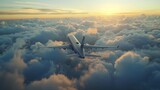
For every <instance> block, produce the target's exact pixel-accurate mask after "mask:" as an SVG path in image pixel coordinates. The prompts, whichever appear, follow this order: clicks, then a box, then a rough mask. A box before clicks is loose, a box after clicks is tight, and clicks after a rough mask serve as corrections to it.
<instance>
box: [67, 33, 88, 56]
mask: <svg viewBox="0 0 160 90" xmlns="http://www.w3.org/2000/svg"><path fill="white" fill-rule="evenodd" d="M68 39H69V41H70V43H71V47H72V49H73V51H75V53H77V54H78V55H79V57H81V58H85V53H84V48H83V46H82V45H81V43H80V42H79V41H78V40H77V39H76V37H75V36H74V35H68Z"/></svg>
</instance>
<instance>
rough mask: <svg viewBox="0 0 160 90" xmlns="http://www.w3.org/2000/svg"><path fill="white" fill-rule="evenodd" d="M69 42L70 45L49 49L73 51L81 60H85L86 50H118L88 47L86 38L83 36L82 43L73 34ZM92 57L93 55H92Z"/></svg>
mask: <svg viewBox="0 0 160 90" xmlns="http://www.w3.org/2000/svg"><path fill="white" fill-rule="evenodd" d="M68 40H69V42H70V44H69V45H62V46H53V47H47V48H53V49H71V50H73V51H74V52H75V53H77V54H78V55H79V57H80V58H85V56H86V55H85V49H94V48H95V49H107V48H118V47H119V46H117V47H114V46H112V47H111V46H96V45H88V44H84V43H85V36H83V38H82V41H81V43H80V42H79V41H78V40H77V38H76V37H75V36H74V35H73V34H69V35H68ZM91 56H92V55H91Z"/></svg>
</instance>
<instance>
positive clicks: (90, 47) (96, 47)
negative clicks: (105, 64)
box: [84, 45, 119, 49]
mask: <svg viewBox="0 0 160 90" xmlns="http://www.w3.org/2000/svg"><path fill="white" fill-rule="evenodd" d="M118 47H119V46H117V47H115V46H97V45H84V48H86V49H116V48H118Z"/></svg>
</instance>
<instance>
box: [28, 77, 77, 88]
mask: <svg viewBox="0 0 160 90" xmlns="http://www.w3.org/2000/svg"><path fill="white" fill-rule="evenodd" d="M35 89H38V90H46V89H47V90H53V89H54V90H76V88H75V87H74V84H73V81H71V80H69V79H68V78H67V77H66V76H64V75H61V74H59V75H52V76H50V77H49V78H48V79H46V78H44V79H42V80H40V81H34V82H32V83H31V84H30V85H29V86H28V87H27V90H35Z"/></svg>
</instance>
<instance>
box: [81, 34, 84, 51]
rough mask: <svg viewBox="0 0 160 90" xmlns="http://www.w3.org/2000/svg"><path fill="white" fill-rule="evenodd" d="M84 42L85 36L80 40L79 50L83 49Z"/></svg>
mask: <svg viewBox="0 0 160 90" xmlns="http://www.w3.org/2000/svg"><path fill="white" fill-rule="evenodd" d="M84 42H85V36H83V38H82V42H81V48H83V47H84Z"/></svg>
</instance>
